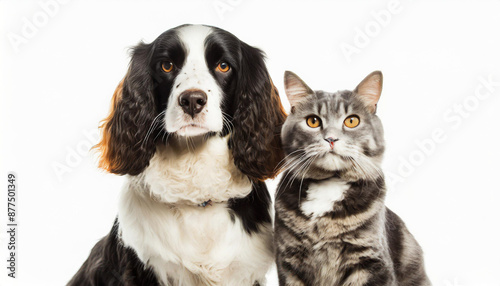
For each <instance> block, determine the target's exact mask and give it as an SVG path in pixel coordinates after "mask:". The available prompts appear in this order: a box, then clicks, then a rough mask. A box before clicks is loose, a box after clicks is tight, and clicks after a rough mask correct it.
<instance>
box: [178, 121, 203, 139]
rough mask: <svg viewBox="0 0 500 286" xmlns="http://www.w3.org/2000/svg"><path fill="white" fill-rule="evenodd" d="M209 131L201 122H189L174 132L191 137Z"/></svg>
mask: <svg viewBox="0 0 500 286" xmlns="http://www.w3.org/2000/svg"><path fill="white" fill-rule="evenodd" d="M209 131H210V130H209V129H208V128H207V127H205V126H203V125H201V124H195V123H190V124H186V125H183V126H182V127H181V128H179V129H178V130H177V131H176V133H177V134H178V135H180V136H186V137H191V136H198V135H203V134H206V133H208V132H209Z"/></svg>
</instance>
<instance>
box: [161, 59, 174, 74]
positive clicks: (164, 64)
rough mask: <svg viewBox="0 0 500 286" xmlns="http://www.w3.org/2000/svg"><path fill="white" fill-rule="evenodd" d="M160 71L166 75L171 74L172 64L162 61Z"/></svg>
mask: <svg viewBox="0 0 500 286" xmlns="http://www.w3.org/2000/svg"><path fill="white" fill-rule="evenodd" d="M161 69H162V70H163V71H164V72H167V73H168V72H171V71H172V70H173V69H174V64H173V63H172V62H169V61H164V62H162V63H161Z"/></svg>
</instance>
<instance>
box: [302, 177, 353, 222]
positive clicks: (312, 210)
mask: <svg viewBox="0 0 500 286" xmlns="http://www.w3.org/2000/svg"><path fill="white" fill-rule="evenodd" d="M348 189H349V184H347V183H345V182H343V181H340V180H338V179H328V180H323V181H320V182H318V183H311V184H310V185H309V188H308V189H307V200H306V201H304V202H302V203H301V205H300V209H301V210H302V213H304V214H305V215H308V216H312V217H320V216H323V215H324V214H325V213H327V212H330V211H332V210H333V204H334V203H335V202H336V201H340V200H341V199H342V197H343V195H344V192H345V191H347V190H348Z"/></svg>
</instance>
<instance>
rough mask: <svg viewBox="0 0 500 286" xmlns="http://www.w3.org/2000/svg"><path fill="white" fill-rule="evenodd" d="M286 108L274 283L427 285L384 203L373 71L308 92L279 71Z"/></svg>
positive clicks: (414, 248) (377, 84) (405, 234)
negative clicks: (341, 85) (345, 86)
mask: <svg viewBox="0 0 500 286" xmlns="http://www.w3.org/2000/svg"><path fill="white" fill-rule="evenodd" d="M285 90H286V94H287V96H288V100H289V101H290V104H291V106H292V110H291V113H290V115H289V116H288V119H287V120H286V122H285V124H284V125H283V129H282V132H281V138H282V142H283V147H284V150H285V152H286V155H287V157H286V159H287V161H286V163H285V164H286V166H285V168H286V171H285V172H284V174H283V177H282V179H281V182H280V185H279V187H278V190H277V193H276V203H275V208H276V219H275V227H276V230H275V234H276V235H275V246H276V251H277V258H276V263H277V266H278V275H279V281H280V285H329V286H330V285H336V286H341V285H374V286H382V285H411V286H417V285H430V281H429V279H428V278H427V275H426V273H425V270H424V263H423V257H422V250H421V248H420V246H419V245H418V243H417V241H416V240H415V239H414V237H413V236H412V235H411V234H410V232H409V231H408V230H407V228H406V227H405V224H404V223H403V221H402V220H401V219H400V218H399V217H398V216H397V215H396V214H395V213H393V212H392V211H391V210H389V209H388V208H387V207H385V205H384V198H385V195H386V188H385V182H384V175H383V173H382V170H381V166H380V165H381V160H382V155H383V153H384V146H385V144H384V138H383V129H382V124H381V122H380V119H379V118H378V117H377V116H376V115H375V111H376V108H377V102H378V100H379V98H380V93H381V91H382V73H381V72H379V71H375V72H373V73H371V74H370V75H368V76H367V77H366V78H365V79H364V80H363V81H362V82H361V83H360V84H359V85H358V86H357V87H356V89H354V91H348V90H345V91H339V92H336V93H328V92H324V91H312V90H311V89H310V88H309V87H308V86H307V85H306V84H305V83H304V82H303V81H302V80H301V79H300V78H299V77H298V76H297V75H295V74H294V73H292V72H286V73H285Z"/></svg>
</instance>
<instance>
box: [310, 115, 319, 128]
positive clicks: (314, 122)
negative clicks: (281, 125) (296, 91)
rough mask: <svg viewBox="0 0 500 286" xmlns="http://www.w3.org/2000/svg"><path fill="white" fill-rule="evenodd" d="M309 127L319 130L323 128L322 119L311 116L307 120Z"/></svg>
mask: <svg viewBox="0 0 500 286" xmlns="http://www.w3.org/2000/svg"><path fill="white" fill-rule="evenodd" d="M306 122H307V126H309V127H311V128H317V127H319V126H321V119H319V117H317V116H315V115H311V116H309V117H307V118H306Z"/></svg>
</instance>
